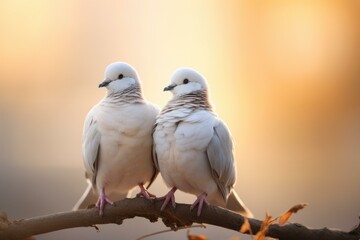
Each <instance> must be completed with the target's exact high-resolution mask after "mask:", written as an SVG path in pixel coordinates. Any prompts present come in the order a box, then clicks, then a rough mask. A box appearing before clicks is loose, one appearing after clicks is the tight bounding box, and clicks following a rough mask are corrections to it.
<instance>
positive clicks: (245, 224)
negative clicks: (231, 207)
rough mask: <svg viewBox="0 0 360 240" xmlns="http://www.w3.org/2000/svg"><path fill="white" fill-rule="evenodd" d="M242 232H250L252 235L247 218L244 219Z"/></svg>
mask: <svg viewBox="0 0 360 240" xmlns="http://www.w3.org/2000/svg"><path fill="white" fill-rule="evenodd" d="M240 232H241V233H246V232H249V233H250V234H252V232H251V227H250V222H249V219H247V218H246V217H244V223H243V224H242V225H241V228H240Z"/></svg>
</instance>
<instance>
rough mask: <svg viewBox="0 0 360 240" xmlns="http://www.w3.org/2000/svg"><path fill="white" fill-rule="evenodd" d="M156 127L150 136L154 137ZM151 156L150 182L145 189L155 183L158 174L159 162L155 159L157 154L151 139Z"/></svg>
mask: <svg viewBox="0 0 360 240" xmlns="http://www.w3.org/2000/svg"><path fill="white" fill-rule="evenodd" d="M156 126H157V124H155V125H154V128H153V132H152V134H151V136H154V132H155V129H156ZM151 154H152V160H153V175H152V177H151V179H150V182H149V184H148V185H147V187H146V188H149V187H150V185H151V184H152V183H153V182H154V181H155V179H156V177H157V175H158V174H159V171H160V169H159V162H158V158H157V154H156V145H155V141H154V139H153V143H152V150H151Z"/></svg>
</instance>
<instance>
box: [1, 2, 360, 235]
mask: <svg viewBox="0 0 360 240" xmlns="http://www.w3.org/2000/svg"><path fill="white" fill-rule="evenodd" d="M0 33H1V37H0V210H1V211H6V212H7V213H8V215H9V216H10V218H12V219H18V218H27V217H31V216H37V215H42V214H49V213H55V212H59V211H67V210H70V209H71V208H72V206H73V204H74V203H75V202H76V201H77V199H78V198H79V196H80V195H81V194H82V191H83V190H84V188H85V186H86V183H85V180H84V173H83V171H84V168H83V163H82V159H81V133H82V124H83V120H84V117H85V115H86V113H87V112H88V110H89V109H90V108H91V107H92V106H93V105H94V104H95V103H97V102H98V101H99V100H100V99H101V98H102V97H103V96H104V94H105V92H104V89H98V88H97V85H98V83H99V82H100V81H101V80H102V79H103V71H104V68H105V67H106V65H107V64H109V63H111V62H114V61H126V62H128V63H130V64H131V65H133V66H134V67H135V68H136V69H137V70H138V72H139V74H140V77H141V79H142V82H143V92H144V95H145V96H146V98H147V99H148V100H150V101H152V102H154V103H156V104H158V105H159V106H161V107H162V106H164V105H165V103H166V102H167V101H168V100H169V99H170V97H171V96H170V94H169V93H164V92H162V89H163V87H164V86H166V85H167V83H168V82H169V79H170V76H171V73H172V72H173V71H174V70H175V69H176V68H177V67H180V66H190V67H193V68H195V69H197V70H199V71H200V72H201V73H202V74H203V75H205V76H206V77H207V79H208V81H209V86H210V88H211V89H210V91H211V99H212V102H213V103H214V105H215V107H216V111H217V113H218V114H219V116H220V117H221V118H222V119H223V120H224V121H225V122H226V123H227V124H228V126H229V128H230V130H231V132H232V135H233V138H234V140H235V147H236V150H235V154H236V159H237V168H238V179H237V184H236V190H237V191H238V193H239V195H240V196H241V197H242V199H243V200H244V202H245V203H246V204H247V205H248V207H249V208H250V209H251V210H252V211H253V213H254V214H255V216H256V217H258V218H263V216H264V215H265V212H266V211H268V212H269V213H270V214H272V215H279V214H281V213H282V212H283V211H285V210H287V209H288V208H289V207H291V206H292V205H294V204H297V203H299V202H307V203H309V206H308V207H307V208H306V209H305V210H303V211H301V212H299V213H298V214H297V215H295V216H294V217H293V218H292V221H297V222H300V223H302V224H305V225H307V226H310V227H317V228H319V227H324V226H327V227H332V228H341V229H343V230H349V229H350V228H351V227H352V226H354V225H355V224H357V223H358V215H359V214H360V205H359V202H360V188H359V183H360V174H359V170H360V147H359V143H360V47H359V46H360V7H359V1H356V0H354V1H351V0H347V1H346V0H345V1H344V0H338V1H331V0H329V1H285V0H284V1H276V0H275V1H256V0H255V1H205V0H203V1H200V0H198V1H168V0H162V1H145V0H144V1H139V0H135V1H130V0H129V1H116V0H106V1H90V0H89V1H80V0H78V1H73V0H62V1H47V0H43V1H42V0H34V1H25V0H1V1H0ZM136 191H137V190H136ZM151 191H152V192H154V193H156V194H157V195H163V194H165V193H166V192H167V191H168V189H167V188H166V187H165V185H164V184H163V183H162V179H161V178H160V177H159V178H158V179H157V181H156V183H155V184H154V185H153V187H152V188H151ZM194 199H195V198H194V197H193V196H189V195H186V194H181V193H178V194H177V201H179V202H187V203H190V202H192V201H193V200H194ZM164 228H165V227H164V226H163V225H162V223H149V222H148V221H147V220H143V219H132V220H127V221H125V223H124V225H121V226H115V225H108V226H100V230H101V232H100V233H97V232H96V231H95V230H94V229H91V228H82V229H71V230H65V231H60V232H55V233H51V234H46V235H42V236H38V239H134V238H136V237H139V236H141V235H144V234H147V233H152V232H155V231H158V230H162V229H164ZM193 232H195V233H202V234H205V235H207V236H209V239H230V238H231V237H233V236H240V234H238V233H236V232H234V231H227V230H223V229H220V228H216V227H208V228H207V229H205V230H204V229H200V230H198V229H197V230H193ZM185 234H186V233H185V231H179V232H175V233H168V234H164V235H159V236H156V237H153V238H149V239H165V238H169V237H171V238H172V239H185Z"/></svg>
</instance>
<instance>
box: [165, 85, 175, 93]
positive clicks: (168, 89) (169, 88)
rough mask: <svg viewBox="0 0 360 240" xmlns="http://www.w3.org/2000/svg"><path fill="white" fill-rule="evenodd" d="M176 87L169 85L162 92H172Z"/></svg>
mask: <svg viewBox="0 0 360 240" xmlns="http://www.w3.org/2000/svg"><path fill="white" fill-rule="evenodd" d="M176 86H177V85H176V84H173V85H169V86H167V87H166V88H164V92H165V91H170V90H173V89H174V88H175V87H176Z"/></svg>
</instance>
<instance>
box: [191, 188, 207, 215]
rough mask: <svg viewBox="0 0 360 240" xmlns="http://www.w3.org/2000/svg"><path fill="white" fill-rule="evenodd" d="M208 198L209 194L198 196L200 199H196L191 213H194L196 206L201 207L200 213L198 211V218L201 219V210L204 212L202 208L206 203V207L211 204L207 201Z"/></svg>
mask: <svg viewBox="0 0 360 240" xmlns="http://www.w3.org/2000/svg"><path fill="white" fill-rule="evenodd" d="M206 197H207V194H206V193H202V194H200V195H199V196H198V198H197V199H196V201H195V202H194V203H193V204H192V205H191V207H190V211H192V210H193V209H194V208H195V207H196V205H199V206H198V211H197V216H198V217H199V216H200V214H201V210H202V207H203V205H204V203H205V204H206V205H209V202H208V201H207V200H206Z"/></svg>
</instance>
